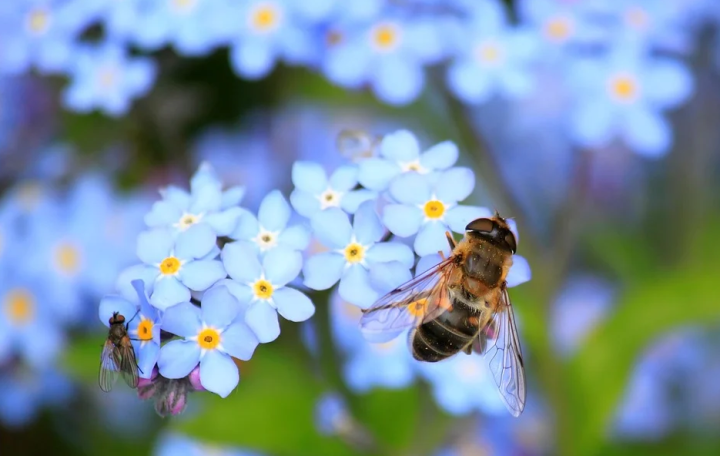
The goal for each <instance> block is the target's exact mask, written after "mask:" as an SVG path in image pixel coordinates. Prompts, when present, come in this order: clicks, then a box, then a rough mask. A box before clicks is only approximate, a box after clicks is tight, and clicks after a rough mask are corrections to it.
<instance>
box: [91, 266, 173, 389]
mask: <svg viewBox="0 0 720 456" xmlns="http://www.w3.org/2000/svg"><path fill="white" fill-rule="evenodd" d="M131 286H132V287H133V288H134V290H135V294H134V295H133V296H122V295H108V296H105V297H104V298H103V299H102V300H101V301H100V306H99V308H98V315H99V317H100V321H101V322H103V324H104V325H105V326H107V327H110V324H109V321H110V318H112V316H113V313H114V312H120V315H122V316H124V317H125V321H126V322H127V323H128V325H129V326H128V335H129V336H130V338H131V339H132V344H133V348H134V349H135V356H136V358H137V363H138V367H139V370H140V372H139V374H140V377H142V378H150V375H151V374H152V370H153V367H154V366H155V363H157V359H158V354H159V353H160V328H161V326H162V325H161V323H160V316H159V314H158V312H157V310H156V309H155V308H154V307H153V306H151V305H150V303H149V302H148V299H147V296H146V294H145V285H144V284H143V282H142V281H141V280H139V279H136V280H133V281H132V283H131ZM121 290H122V291H126V290H127V287H122V288H121Z"/></svg>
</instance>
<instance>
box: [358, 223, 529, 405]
mask: <svg viewBox="0 0 720 456" xmlns="http://www.w3.org/2000/svg"><path fill="white" fill-rule="evenodd" d="M445 235H446V237H447V240H448V243H449V244H450V248H451V250H452V253H451V254H450V255H449V256H448V257H447V258H445V257H444V255H443V254H442V252H440V255H441V256H442V257H443V259H442V261H441V262H440V263H438V264H437V265H435V266H434V267H432V268H430V269H429V270H427V271H425V272H423V273H421V274H418V275H417V276H416V277H415V278H414V279H412V280H410V281H409V282H407V283H405V284H403V285H401V286H399V287H398V288H396V289H394V290H392V291H390V292H389V293H388V294H386V295H385V296H383V297H382V298H380V299H379V300H378V301H377V302H376V303H375V304H373V305H372V306H371V307H370V308H368V309H365V310H363V316H362V318H361V320H360V326H361V329H362V331H363V334H364V335H365V337H366V338H367V339H368V340H370V341H373V342H385V341H388V340H390V339H393V338H395V337H397V336H398V335H399V334H400V333H402V332H403V331H405V330H408V329H409V334H408V336H409V337H408V339H409V345H410V350H411V352H412V355H413V357H414V358H415V359H417V360H419V361H425V362H437V361H441V360H443V359H446V358H449V357H451V356H453V355H455V354H457V353H459V352H464V353H466V354H471V353H473V352H475V353H477V354H484V355H485V356H486V359H487V360H488V362H489V367H490V371H491V372H492V376H493V379H494V380H495V383H496V385H497V387H498V390H499V391H500V395H501V396H502V398H503V401H504V402H505V405H506V406H507V408H508V410H509V411H510V413H512V415H513V416H516V417H517V416H519V415H520V414H521V413H522V411H523V409H524V408H525V396H526V390H525V368H524V366H523V358H522V351H521V348H520V341H519V339H518V332H517V328H516V326H515V316H514V314H513V308H512V304H511V302H510V297H509V296H508V291H507V282H506V278H507V275H508V271H509V270H510V266H511V265H512V261H513V260H512V256H513V255H514V254H515V251H516V250H517V239H516V237H515V234H513V232H512V230H511V229H510V227H509V225H508V223H507V221H506V219H504V218H502V217H500V215H499V214H498V213H497V212H495V215H494V216H492V217H488V218H479V219H476V220H474V221H472V222H470V223H469V224H468V225H467V226H466V228H465V236H464V237H463V239H462V240H461V241H460V242H458V243H457V244H456V243H455V240H454V239H453V237H452V236H451V234H450V233H449V232H446V233H445Z"/></svg>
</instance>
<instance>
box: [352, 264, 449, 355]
mask: <svg viewBox="0 0 720 456" xmlns="http://www.w3.org/2000/svg"><path fill="white" fill-rule="evenodd" d="M454 267H455V266H454V262H453V259H452V257H450V258H447V259H445V260H443V261H441V262H440V263H438V264H437V265H435V266H433V267H432V268H430V269H428V270H427V271H425V272H423V273H421V274H419V275H418V276H416V277H415V278H414V279H412V280H410V281H408V282H406V283H404V284H402V285H400V286H399V287H397V288H395V289H394V290H392V291H391V292H389V293H388V294H386V295H385V296H383V297H382V298H380V299H379V300H378V301H377V302H376V303H375V304H373V305H372V306H371V307H370V308H369V309H365V310H363V316H362V318H361V319H360V329H361V330H362V333H363V336H365V338H366V339H367V340H368V341H370V342H387V341H389V340H392V339H394V338H395V337H397V336H398V335H400V334H401V333H402V332H403V331H405V330H406V329H408V328H412V327H414V326H417V325H418V324H419V323H420V322H422V321H430V320H432V319H434V318H437V316H438V315H439V314H440V313H441V312H442V310H443V309H444V308H447V307H449V300H448V293H447V286H446V284H447V278H448V276H449V275H450V273H451V272H452V269H453V268H454Z"/></svg>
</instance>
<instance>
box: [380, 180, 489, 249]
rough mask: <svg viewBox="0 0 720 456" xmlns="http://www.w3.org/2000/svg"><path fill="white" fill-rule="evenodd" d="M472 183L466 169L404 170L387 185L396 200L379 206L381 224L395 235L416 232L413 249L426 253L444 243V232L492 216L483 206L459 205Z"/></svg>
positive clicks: (444, 244) (462, 228) (470, 188)
mask: <svg viewBox="0 0 720 456" xmlns="http://www.w3.org/2000/svg"><path fill="white" fill-rule="evenodd" d="M474 186H475V175H474V174H473V172H472V170H470V169H468V168H451V169H448V170H446V171H443V172H441V173H438V174H437V175H434V176H433V175H428V174H424V175H422V174H417V173H406V174H403V175H401V176H398V177H397V178H396V179H394V180H393V181H392V183H391V184H390V195H391V196H392V197H393V198H394V200H395V201H397V203H393V204H388V205H387V206H385V208H384V209H383V223H384V224H385V226H386V227H387V228H388V229H389V230H390V231H391V232H392V233H393V234H395V235H397V236H401V237H409V236H412V235H414V234H416V233H417V237H416V238H415V243H414V247H415V252H417V254H418V255H420V256H425V255H430V254H432V253H437V252H438V251H440V250H443V249H444V248H445V247H446V246H447V240H446V239H445V231H448V230H451V231H455V232H457V233H464V232H465V227H466V226H467V224H468V223H470V222H471V221H472V220H474V219H476V218H479V217H489V216H490V215H492V214H491V213H490V211H489V210H488V209H486V208H482V207H477V206H462V205H459V204H458V201H461V200H464V199H465V198H467V197H468V196H469V195H470V193H471V192H472V190H473V187H474Z"/></svg>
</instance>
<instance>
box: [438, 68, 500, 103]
mask: <svg viewBox="0 0 720 456" xmlns="http://www.w3.org/2000/svg"><path fill="white" fill-rule="evenodd" d="M492 82H493V81H492V78H491V75H490V73H489V72H487V71H483V69H482V68H480V66H478V65H477V64H476V63H474V62H472V61H470V60H460V61H457V62H455V63H454V64H452V65H451V66H450V67H449V68H448V73H447V84H448V87H449V88H450V90H451V91H452V92H453V93H454V94H455V96H456V97H458V98H460V99H461V100H462V101H465V102H467V103H483V102H485V101H487V100H488V99H490V96H491V95H492V89H493V83H492Z"/></svg>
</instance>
